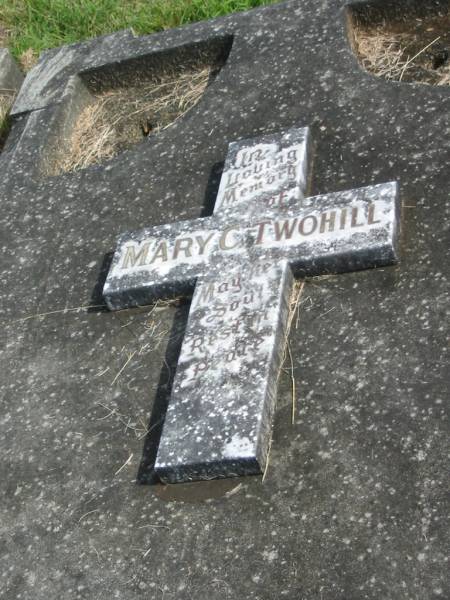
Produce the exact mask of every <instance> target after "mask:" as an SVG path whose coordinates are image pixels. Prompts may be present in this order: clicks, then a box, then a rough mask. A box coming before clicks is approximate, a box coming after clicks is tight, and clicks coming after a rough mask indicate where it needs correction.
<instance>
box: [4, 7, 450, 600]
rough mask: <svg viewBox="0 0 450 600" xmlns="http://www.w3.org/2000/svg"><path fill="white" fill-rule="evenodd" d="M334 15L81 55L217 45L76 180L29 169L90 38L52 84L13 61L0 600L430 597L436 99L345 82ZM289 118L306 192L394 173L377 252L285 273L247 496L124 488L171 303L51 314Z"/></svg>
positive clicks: (151, 408) (63, 124) (438, 285)
mask: <svg viewBox="0 0 450 600" xmlns="http://www.w3.org/2000/svg"><path fill="white" fill-rule="evenodd" d="M430 4H432V3H430ZM343 7H344V2H342V1H339V0H325V1H324V2H320V3H318V2H316V1H315V0H304V1H302V2H290V3H286V4H280V5H275V6H273V7H270V8H267V9H264V10H258V11H255V12H252V13H249V14H245V15H236V16H231V17H229V18H226V19H223V20H219V21H215V22H211V23H206V24H198V25H194V26H193V27H188V28H185V29H181V30H177V31H171V32H166V33H163V34H158V35H155V36H151V37H150V38H143V39H137V40H133V39H132V38H131V37H130V36H129V35H128V34H121V35H120V36H119V37H118V38H117V39H118V42H117V43H116V42H115V41H114V40H113V41H111V40H109V41H106V42H105V41H104V40H103V41H101V42H99V44H100V45H101V47H105V45H106V46H107V47H108V49H107V52H108V55H107V61H106V62H108V61H109V62H110V61H111V60H114V59H115V57H117V58H118V60H123V59H124V58H126V56H127V53H128V50H127V48H128V47H129V48H130V50H129V54H130V55H133V53H139V52H140V53H142V54H145V53H149V52H151V51H152V50H157V49H159V50H161V49H163V48H170V47H172V46H174V45H175V46H177V45H179V46H183V44H189V42H193V41H195V42H198V41H199V40H200V41H202V40H203V41H204V40H208V39H210V38H211V37H215V38H220V39H225V38H226V39H229V36H234V40H233V45H232V48H231V51H230V54H229V58H228V61H227V63H226V64H225V66H224V67H223V69H222V70H221V72H220V73H219V75H218V77H217V79H216V81H215V83H214V84H213V85H212V86H211V87H210V88H209V89H208V91H207V92H206V94H205V96H204V97H203V99H202V101H201V103H200V104H199V105H198V107H197V108H196V109H195V110H194V111H192V112H191V113H190V114H188V115H187V116H186V117H185V118H184V119H183V120H180V121H179V122H178V123H177V124H176V125H175V126H174V127H172V128H171V129H168V130H167V131H166V132H164V133H163V134H161V135H160V136H159V137H155V138H153V140H150V139H149V141H147V142H144V143H143V144H142V145H140V146H138V147H136V148H134V149H132V150H130V151H128V152H127V153H125V154H122V155H121V156H118V157H117V158H115V159H112V160H111V161H109V162H108V163H107V164H105V165H103V166H100V167H92V168H89V169H87V170H85V171H83V172H81V173H78V174H71V175H65V176H60V177H57V178H46V177H45V176H44V175H43V172H44V169H43V165H45V162H46V161H48V160H51V157H52V153H53V152H55V151H56V149H57V148H58V147H59V146H60V145H62V142H61V140H63V138H64V136H65V135H67V130H68V129H70V127H69V125H70V123H71V122H72V121H71V119H72V120H73V114H74V111H75V112H76V108H77V103H78V102H79V98H80V96H81V94H82V91H80V88H81V84H80V82H79V81H78V80H77V79H76V78H74V79H72V80H69V79H67V78H68V77H70V76H73V75H75V74H76V73H77V72H78V71H79V70H80V69H89V66H90V65H91V66H92V68H97V67H98V66H99V64H98V61H99V60H100V59H99V56H101V54H100V52H99V50H100V49H99V46H98V45H97V42H95V41H94V42H91V43H87V44H83V45H81V46H80V47H79V49H78V50H77V49H75V50H74V49H71V50H69V51H67V52H68V53H69V54H70V60H69V59H67V61H66V62H64V60H65V59H64V55H63V56H62V57H60V58H61V60H58V61H57V63H58V64H60V65H61V64H63V63H64V64H65V67H64V68H65V71H64V72H63V73H60V72H59V71H58V69H56V70H54V71H53V75H54V77H55V80H54V81H56V84H55V85H54V84H53V83H51V81H48V82H47V83H45V81H46V80H45V77H46V75H45V72H46V71H45V68H44V67H39V69H43V70H42V71H40V75H39V81H40V82H41V83H42V86H41V87H42V89H41V91H40V92H39V93H38V94H37V95H36V96H35V95H34V94H33V93H32V90H31V88H30V87H26V88H25V91H24V94H23V95H22V97H19V99H18V100H17V104H16V113H17V114H16V122H15V125H14V127H13V130H12V132H11V134H10V137H9V140H8V144H7V147H6V151H5V152H4V153H2V154H1V155H0V170H1V175H2V176H1V179H0V198H1V202H2V213H1V224H0V228H1V242H2V249H3V252H2V263H1V278H2V287H1V291H0V295H1V315H2V328H1V329H0V332H1V333H0V336H1V356H0V358H1V368H2V386H1V393H2V408H3V410H2V413H1V416H0V427H1V438H0V443H1V449H2V457H3V460H2V463H1V474H0V479H1V485H0V490H1V503H0V535H1V545H0V560H1V562H0V575H1V577H0V592H1V595H2V596H3V597H5V598H7V599H8V600H10V599H11V600H12V599H15V598H31V597H32V598H34V599H36V598H38V599H41V598H42V599H44V598H45V599H48V598H61V597H63V598H67V599H75V598H77V599H78V598H86V599H88V598H89V599H91V598H100V599H106V598H111V597H114V598H123V599H126V600H128V599H135V598H144V597H145V598H147V597H149V598H165V600H168V599H171V598H174V599H177V600H178V599H186V600H187V599H189V598H254V599H264V600H266V599H267V600H268V599H272V598H277V597H280V598H289V599H298V598H308V600H309V599H317V600H336V599H339V600H349V599H355V600H359V599H371V600H372V599H373V600H375V599H376V600H378V599H379V598H383V599H392V600H394V599H395V600H399V599H401V600H409V599H411V598H414V599H417V600H429V599H434V598H447V597H449V596H450V589H449V588H450V586H449V582H448V576H447V573H448V562H447V554H448V547H449V540H448V535H449V534H448V531H449V527H448V514H449V507H448V433H449V432H448V415H447V412H446V411H447V383H448V373H447V371H448V366H447V365H448V361H447V356H446V329H445V327H446V323H445V310H446V308H447V301H448V296H447V294H448V284H447V282H446V277H448V266H447V260H446V256H447V250H448V168H447V167H448V163H449V159H450V116H449V115H450V93H449V91H448V89H445V88H431V87H427V86H420V85H407V84H389V83H387V82H386V81H384V80H379V79H376V78H373V77H371V76H370V75H368V74H367V73H365V72H364V71H362V70H361V68H360V66H359V63H358V62H357V60H356V58H355V56H354V55H353V53H352V51H351V49H350V45H349V42H348V39H347V32H346V19H345V13H344V12H343ZM63 52H65V51H63ZM50 56H52V55H50ZM66 57H67V55H66ZM45 60H46V59H45V58H44V61H45ZM50 60H51V59H50ZM53 68H54V67H53V66H52V67H51V69H53ZM44 84H45V85H44ZM44 88H46V89H44ZM293 125H311V126H312V129H313V132H314V139H315V140H316V148H315V151H314V159H315V165H314V175H313V179H312V190H311V192H312V194H313V195H318V194H322V193H329V192H340V191H344V190H348V189H352V188H359V187H361V186H365V185H372V184H382V183H385V182H388V181H400V184H401V185H400V195H401V198H402V201H403V213H402V239H401V244H400V253H401V257H400V258H401V263H400V265H399V266H398V267H387V268H382V269H378V270H375V271H370V272H358V273H352V274H345V275H339V276H336V277H329V278H326V279H323V280H312V281H310V282H308V283H307V284H306V286H305V288H304V293H303V297H302V305H301V306H302V309H301V312H300V317H299V321H298V325H295V326H294V330H293V333H292V336H291V340H290V344H291V351H292V355H293V367H294V373H295V377H296V380H297V395H298V406H297V411H296V419H295V424H294V425H292V424H291V379H290V376H289V375H288V374H284V375H283V376H282V378H281V380H280V389H279V392H278V400H277V412H276V415H275V427H274V437H273V443H272V449H271V453H270V461H269V467H268V470H267V473H266V477H265V479H264V482H261V478H260V477H254V478H246V479H243V480H241V481H234V482H233V484H232V486H233V487H232V488H225V487H214V484H209V487H206V486H207V484H199V485H201V486H203V487H201V488H199V487H198V485H197V486H192V485H191V486H175V487H176V490H173V489H171V488H170V486H169V487H163V486H158V485H155V486H149V485H138V484H136V478H138V479H139V480H140V481H145V480H151V464H150V463H151V461H150V460H149V459H148V458H147V459H145V460H143V459H142V456H143V454H144V455H145V456H146V457H151V456H152V453H154V448H153V447H152V444H151V442H150V440H145V439H144V438H145V431H146V429H147V428H149V427H152V428H153V431H157V430H158V427H160V416H159V415H160V414H161V413H162V412H163V411H164V403H165V402H166V397H167V392H168V388H170V385H171V373H172V368H171V365H173V364H176V358H177V356H176V355H177V348H178V347H179V341H180V339H181V336H182V334H183V331H184V327H185V322H186V316H187V311H188V307H186V306H183V305H181V306H175V307H167V308H164V307H157V308H156V309H154V310H153V311H149V310H142V309H139V310H138V311H134V310H133V311H129V312H127V313H117V314H113V313H109V312H104V311H102V310H101V308H99V309H91V311H80V312H77V311H72V310H69V309H71V308H74V307H80V306H87V305H90V304H91V305H97V304H99V303H100V298H101V295H100V292H101V283H102V282H101V280H99V272H100V271H101V269H102V266H103V267H105V268H106V266H107V261H105V262H104V260H103V259H104V256H105V255H106V254H108V253H110V252H112V251H113V249H114V247H115V243H116V239H117V237H118V235H119V234H120V233H122V232H123V231H127V230H130V231H133V230H139V229H141V228H142V227H143V226H150V225H151V226H157V225H162V224H165V223H169V222H173V221H178V220H187V219H192V218H197V217H198V216H200V215H205V210H204V206H205V204H208V201H210V197H211V195H212V191H214V192H216V191H217V181H216V179H214V177H212V176H211V174H212V173H215V168H216V166H217V164H218V163H221V162H223V160H224V159H225V156H226V152H227V147H228V143H229V142H230V141H234V140H236V139H240V138H250V137H252V136H257V135H261V134H263V133H272V132H276V131H279V130H282V129H287V128H289V127H291V126H293ZM214 186H216V188H215V189H214ZM64 309H67V310H66V311H65V312H53V311H62V310H64ZM43 313H52V314H47V316H44V317H40V318H27V317H31V316H33V315H36V314H43ZM24 319H26V320H24ZM155 390H156V392H155ZM150 412H153V414H152V416H151V417H150ZM149 419H150V424H149ZM216 485H217V484H216ZM220 485H222V486H223V485H224V484H223V483H222V484H220ZM207 496H215V499H211V500H209V501H200V498H201V497H207Z"/></svg>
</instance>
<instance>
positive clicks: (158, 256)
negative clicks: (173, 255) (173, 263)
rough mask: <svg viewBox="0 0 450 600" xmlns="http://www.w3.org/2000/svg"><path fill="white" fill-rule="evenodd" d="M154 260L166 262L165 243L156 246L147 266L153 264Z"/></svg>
mask: <svg viewBox="0 0 450 600" xmlns="http://www.w3.org/2000/svg"><path fill="white" fill-rule="evenodd" d="M155 260H160V261H161V262H167V242H160V244H158V248H157V250H156V252H155V254H154V255H153V257H152V260H151V261H150V263H149V264H150V265H151V264H153V263H154V262H155Z"/></svg>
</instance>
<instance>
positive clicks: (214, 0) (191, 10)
mask: <svg viewBox="0 0 450 600" xmlns="http://www.w3.org/2000/svg"><path fill="white" fill-rule="evenodd" d="M275 1H277V0H123V1H120V0H0V26H2V27H3V28H4V29H6V30H7V31H8V32H9V37H8V46H9V47H10V49H11V51H12V52H13V54H14V55H15V56H17V57H19V56H20V55H21V54H22V53H24V52H25V51H27V50H29V49H30V48H31V49H32V50H33V52H35V53H37V54H39V53H40V52H42V50H45V49H47V48H53V47H55V46H61V45H62V44H70V43H73V42H77V41H79V40H83V39H86V38H90V37H94V36H97V35H103V34H105V33H111V32H113V31H117V30H119V29H125V28H128V27H132V28H133V30H134V31H135V32H136V33H137V34H145V33H152V32H155V31H161V30H163V29H169V28H172V27H177V26H178V25H184V24H186V23H191V22H193V21H202V20H204V19H210V18H212V17H218V16H221V15H226V14H228V13H231V12H235V11H241V10H247V9H250V8H256V7H257V6H265V5H268V4H272V3H273V2H275Z"/></svg>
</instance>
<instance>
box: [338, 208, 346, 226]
mask: <svg viewBox="0 0 450 600" xmlns="http://www.w3.org/2000/svg"><path fill="white" fill-rule="evenodd" d="M346 223H347V209H346V208H343V209H342V211H341V224H340V227H339V229H345V225H346Z"/></svg>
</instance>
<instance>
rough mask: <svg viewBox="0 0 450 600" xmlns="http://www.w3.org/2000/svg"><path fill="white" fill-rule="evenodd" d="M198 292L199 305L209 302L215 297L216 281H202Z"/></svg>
mask: <svg viewBox="0 0 450 600" xmlns="http://www.w3.org/2000/svg"><path fill="white" fill-rule="evenodd" d="M197 289H198V291H197V293H196V297H197V305H198V304H207V303H208V302H211V301H212V300H213V298H214V283H202V284H201V285H200V287H199V288H197Z"/></svg>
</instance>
